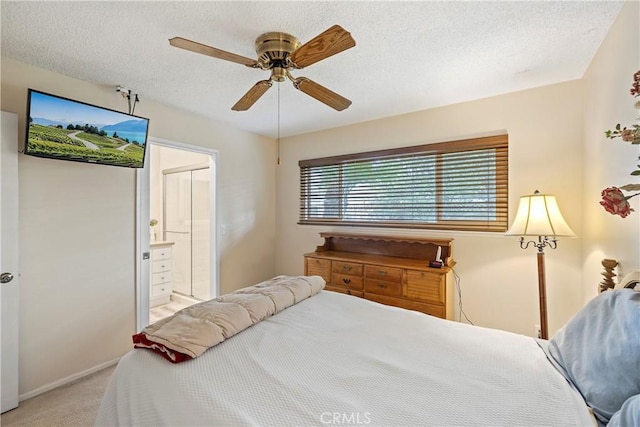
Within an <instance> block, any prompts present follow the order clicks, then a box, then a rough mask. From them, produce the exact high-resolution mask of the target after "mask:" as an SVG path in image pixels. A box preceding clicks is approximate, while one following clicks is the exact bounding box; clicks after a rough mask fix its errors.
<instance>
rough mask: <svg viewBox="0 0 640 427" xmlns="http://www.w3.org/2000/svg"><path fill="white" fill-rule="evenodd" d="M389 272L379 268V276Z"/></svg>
mask: <svg viewBox="0 0 640 427" xmlns="http://www.w3.org/2000/svg"><path fill="white" fill-rule="evenodd" d="M386 275H387V272H386V271H384V270H378V276H386Z"/></svg>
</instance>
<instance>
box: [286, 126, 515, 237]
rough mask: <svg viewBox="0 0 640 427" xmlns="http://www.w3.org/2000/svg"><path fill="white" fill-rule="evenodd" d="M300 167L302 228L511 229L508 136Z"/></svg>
mask: <svg viewBox="0 0 640 427" xmlns="http://www.w3.org/2000/svg"><path fill="white" fill-rule="evenodd" d="M299 166H300V221H299V224H318V225H325V224H330V225H351V226H353V225H357V226H374V227H405V228H430V229H446V230H475V231H505V230H506V229H507V220H508V212H507V206H508V201H507V190H508V168H507V167H508V137H507V135H500V136H492V137H486V138H476V139H466V140H461V141H450V142H443V143H438V144H429V145H420V146H416V147H404V148H398V149H390V150H382V151H372V152H367V153H358V154H348V155H344V156H336V157H326V158H322V159H311V160H301V161H300V162H299Z"/></svg>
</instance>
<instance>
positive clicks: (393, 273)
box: [364, 265, 402, 283]
mask: <svg viewBox="0 0 640 427" xmlns="http://www.w3.org/2000/svg"><path fill="white" fill-rule="evenodd" d="M364 277H365V278H367V279H374V280H384V281H385V282H398V283H401V282H402V269H401V268H395V267H385V266H382V265H365V266H364Z"/></svg>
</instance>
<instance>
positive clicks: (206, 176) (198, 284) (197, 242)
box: [191, 168, 211, 301]
mask: <svg viewBox="0 0 640 427" xmlns="http://www.w3.org/2000/svg"><path fill="white" fill-rule="evenodd" d="M209 183H210V171H209V168H207V169H199V170H194V171H192V172H191V197H192V200H191V216H192V223H191V224H192V227H191V229H192V233H191V248H192V268H191V292H192V293H191V294H192V295H193V296H194V297H196V298H198V299H201V300H203V301H206V300H208V299H209V298H211V297H210V295H211V271H210V270H211V268H210V267H211V252H210V247H211V242H210V229H209V225H210V223H211V215H210V213H209V212H210V210H211V197H210V194H211V192H210V188H209Z"/></svg>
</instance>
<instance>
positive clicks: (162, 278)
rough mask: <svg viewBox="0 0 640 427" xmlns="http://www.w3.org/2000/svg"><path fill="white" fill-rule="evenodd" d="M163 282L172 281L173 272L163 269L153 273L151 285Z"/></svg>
mask: <svg viewBox="0 0 640 427" xmlns="http://www.w3.org/2000/svg"><path fill="white" fill-rule="evenodd" d="M162 283H171V272H170V271H163V272H161V273H154V274H152V275H151V285H152V286H155V285H160V284H162Z"/></svg>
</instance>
